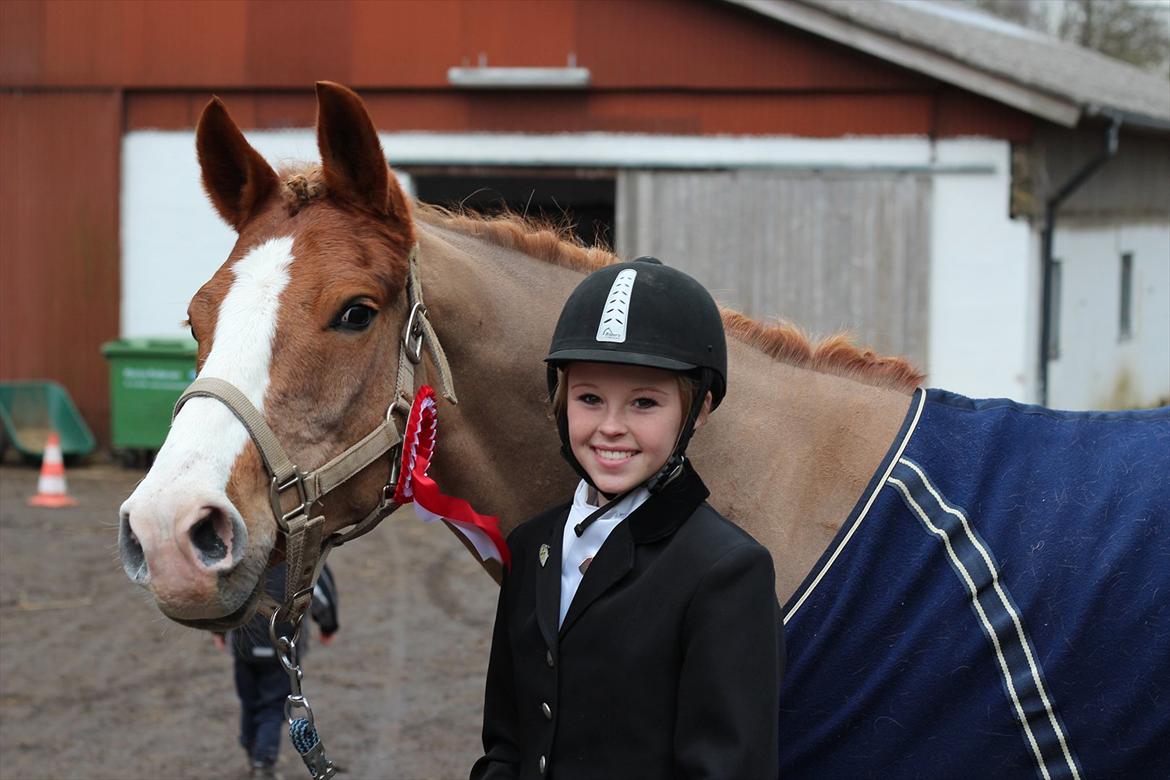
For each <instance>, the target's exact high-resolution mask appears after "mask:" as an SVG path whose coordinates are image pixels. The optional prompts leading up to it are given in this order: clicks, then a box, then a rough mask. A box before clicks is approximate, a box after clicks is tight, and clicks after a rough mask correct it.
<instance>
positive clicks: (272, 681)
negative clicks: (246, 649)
mask: <svg viewBox="0 0 1170 780" xmlns="http://www.w3.org/2000/svg"><path fill="white" fill-rule="evenodd" d="M235 671H236V692H237V693H238V694H239V695H240V744H241V745H243V747H244V750H246V751H248V756H249V757H250V758H251V759H252V763H253V764H263V765H266V766H267V765H271V764H274V763H276V757H277V755H279V753H280V740H281V733H282V732H283V731H284V701H285V699H286V698H287V697H288V695H289V693H290V691H291V688H290V687H289V681H288V675H287V674H285V671H284V669H283V668H282V667H281V665H280V664H279V663H273V662H272V661H269V662H268V663H249V662H247V661H242V660H240V659H239V658H237V659H236V661H235Z"/></svg>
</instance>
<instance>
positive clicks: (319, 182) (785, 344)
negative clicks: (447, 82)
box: [280, 165, 926, 393]
mask: <svg viewBox="0 0 1170 780" xmlns="http://www.w3.org/2000/svg"><path fill="white" fill-rule="evenodd" d="M280 175H281V180H282V181H283V182H284V188H283V190H284V193H283V194H284V200H285V204H286V206H287V207H288V209H289V212H290V213H296V211H298V210H299V209H300V208H301V207H302V206H303V205H304V204H306V203H309V202H311V201H314V200H318V199H320V198H322V197H323V196H324V194H325V182H324V177H323V176H322V175H321V170H320V166H319V165H299V166H292V167H287V168H284V169H282V170H281V172H280ZM414 215H415V217H416V218H417V219H420V220H422V221H423V222H426V223H428V224H432V225H436V226H438V227H442V228H448V229H451V230H456V231H458V232H460V233H464V234H466V235H470V236H473V237H475V238H479V239H482V240H485V241H487V242H489V243H492V244H495V245H496V246H499V247H503V248H505V249H512V250H515V251H517V252H522V253H523V254H526V255H529V256H530V257H535V258H537V259H539V260H543V261H545V262H547V263H552V264H555V265H559V266H562V267H565V268H571V269H573V270H576V271H581V272H583V273H589V272H590V271H593V270H596V269H598V268H601V267H603V266H606V265H611V264H613V263H619V262H621V258H619V257H618V256H617V255H615V254H614V253H613V252H612V251H610V249H609V248H608V247H605V246H591V247H588V246H584V245H583V244H582V243H581V241H580V239H578V238H577V237H576V236H574V235H573V234H572V232H571V231H570V229H569V228H570V226H569V225H556V224H553V223H551V222H547V221H540V220H536V219H533V218H531V217H524V216H521V215H519V214H515V213H512V212H508V211H505V212H503V213H501V214H498V215H495V216H490V217H484V216H481V215H479V214H474V213H466V212H454V211H451V210H449V209H445V208H442V207H440V206H434V205H430V204H426V203H415V204H414ZM720 310H721V312H722V314H723V324H724V327H725V328H726V329H727V333H728V334H729V335H731V336H734V337H735V338H737V339H739V340H740V341H742V342H744V343H746V344H748V345H749V346H752V347H754V348H756V349H758V350H760V351H761V352H763V353H764V354H766V355H768V356H769V357H771V358H772V359H774V360H778V361H780V362H783V363H787V364H789V365H792V366H796V367H798V368H807V369H810V370H813V371H818V372H821V373H827V374H834V375H837V376H843V377H848V378H851V379H855V380H857V381H859V382H863V383H865V384H868V385H873V386H875V387H884V388H889V389H891V390H898V391H901V392H906V393H910V392H913V391H914V389H915V388H917V387H918V386H919V385H920V384H921V383H922V381H923V380H924V379H925V378H926V375H925V374H924V373H922V372H921V371H919V370H918V369H917V368H915V367H914V366H913V365H911V363H910V361H908V360H907V359H906V358H904V357H893V356H883V355H878V354H877V353H875V352H874V351H873V350H871V349H862V348H859V347H858V346H857V345H856V344H854V343H853V341H852V339H851V338H850V337H849V336H848V335H847V334H845V333H837V334H834V335H832V336H828V337H826V338H823V339H819V340H816V341H815V342H814V341H813V340H812V339H810V338H809V337H808V336H807V335H805V334H804V333H803V332H802V331H801V330H800V329H799V328H797V327H795V326H794V325H791V324H789V323H786V322H777V323H775V324H767V323H763V322H759V321H758V320H753V319H751V318H750V317H748V316H746V315H744V314H742V313H740V312H738V311H734V310H732V309H727V308H724V307H720Z"/></svg>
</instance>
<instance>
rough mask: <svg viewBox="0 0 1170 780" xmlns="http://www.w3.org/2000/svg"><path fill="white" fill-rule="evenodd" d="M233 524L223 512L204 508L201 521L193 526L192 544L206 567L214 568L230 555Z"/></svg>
mask: <svg viewBox="0 0 1170 780" xmlns="http://www.w3.org/2000/svg"><path fill="white" fill-rule="evenodd" d="M231 527H232V524H231V522H230V521H229V520H228V518H227V515H225V514H224V513H223V512H222V511H221V510H219V509H216V508H215V507H204V508H203V511H202V512H201V513H200V517H199V520H198V521H197V522H196V523H195V525H193V526H191V530H190V532H189V533H190V536H191V543H192V544H193V545H194V546H195V549H196V551H198V553H199V557H200V558H201V559H202V560H203V564H204V565H205V566H213V565H215V564H217V563H219V562H220V561H222V560H223V559H224V558H226V557H227V555H228V544H229V543H230V542H231Z"/></svg>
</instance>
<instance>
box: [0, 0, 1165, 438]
mask: <svg viewBox="0 0 1170 780" xmlns="http://www.w3.org/2000/svg"><path fill="white" fill-rule="evenodd" d="M319 79H329V80H333V81H338V82H341V83H344V84H347V85H349V86H351V87H353V88H355V89H356V90H358V91H359V93H360V94H361V95H362V96H363V97H364V98H365V100H366V101H367V104H368V105H369V108H370V110H371V114H372V116H373V117H374V119H375V122H376V124H377V125H378V128H379V131H380V133H381V140H382V144H383V147H384V149H385V151H386V153H387V156H388V158H389V160H390V163H391V164H392V165H394V166H395V169H396V170H397V171H398V172H399V174H400V176H401V177H402V179H403V181H404V182H406V183H407V184H408V185H409V186H410V187H411V189H412V190H413V192H414V193H415V194H416V195H417V196H418V197H419V198H420V199H423V200H427V201H434V202H440V203H461V204H463V205H466V206H470V207H476V208H488V209H490V208H492V207H496V206H499V205H508V206H510V207H512V208H514V209H517V210H521V211H526V212H528V213H535V214H544V215H546V216H550V217H552V218H555V219H563V220H568V221H572V222H574V223H575V224H576V226H577V230H578V231H579V232H580V233H581V234H582V235H583V236H584V237H585V238H586V239H587V240H588V239H593V238H600V239H602V240H605V241H607V242H609V243H610V244H611V245H612V246H613V247H614V248H615V249H616V250H617V252H618V253H619V254H622V255H627V256H634V255H639V254H654V255H657V256H659V257H661V258H663V259H664V260H666V261H667V262H669V263H672V264H675V265H677V266H679V267H682V268H684V269H686V270H688V271H689V272H691V273H693V274H694V275H696V276H697V277H698V278H699V279H700V280H702V281H703V282H704V283H705V284H707V285H708V286H709V287H710V288H711V289H712V290H713V291H714V292H715V294H716V296H717V297H718V298H719V299H720V300H721V302H723V303H725V304H727V305H730V306H734V307H736V308H739V309H741V310H743V311H745V312H747V313H749V314H751V315H753V316H757V317H761V318H784V319H787V320H790V321H793V322H796V323H798V324H800V325H802V326H803V327H804V328H806V329H807V330H809V331H811V332H813V333H818V334H828V333H832V332H836V331H839V330H849V331H850V332H852V333H853V335H854V337H855V338H856V339H857V340H858V341H859V342H862V343H865V344H868V345H871V346H872V347H873V348H874V349H876V350H878V351H881V352H891V353H900V354H906V355H909V356H910V357H911V358H912V359H913V361H914V362H915V363H917V364H918V365H919V366H921V367H922V368H924V369H925V370H926V371H927V372H928V374H929V382H930V384H932V385H939V386H946V387H949V388H951V389H954V390H957V391H959V392H962V393H965V394H967V395H974V396H1007V397H1011V398H1015V399H1018V400H1022V401H1028V402H1041V403H1046V404H1049V405H1052V406H1057V407H1064V408H1114V407H1127V406H1142V405H1152V404H1156V403H1166V402H1167V399H1170V90H1168V89H1167V84H1166V82H1165V80H1164V79H1163V78H1161V77H1158V76H1153V75H1149V74H1147V73H1145V72H1143V71H1140V70H1137V69H1134V68H1132V67H1129V66H1126V65H1124V64H1120V63H1118V62H1116V61H1113V60H1110V59H1107V58H1105V57H1103V56H1100V55H1097V54H1095V53H1092V52H1089V51H1087V50H1084V49H1080V48H1077V47H1075V46H1071V45H1069V44H1065V43H1060V42H1057V41H1055V40H1053V39H1050V38H1046V37H1043V36H1041V35H1039V34H1037V33H1033V32H1029V31H1026V30H1023V29H1022V28H1018V27H1015V26H1012V25H1009V24H1007V23H1004V22H1001V21H998V20H995V19H992V18H990V17H987V16H984V15H982V14H980V13H978V12H976V11H973V10H970V9H968V8H965V7H962V6H956V5H953V4H950V3H933V4H932V3H912V2H904V1H902V0H887V1H886V2H880V3H879V2H869V1H868V0H625V1H624V2H592V1H591V0H563V1H560V0H558V1H553V2H543V1H540V0H493V2H476V1H475V0H453V1H452V2H444V3H432V2H427V1H426V0H417V1H416V0H403V1H402V2H394V3H377V2H360V1H359V0H336V1H335V2H326V1H324V0H305V1H304V2H298V3H295V4H284V3H279V4H278V3H268V2H262V1H261V0H222V1H221V2H214V3H211V2H206V3H201V2H168V3H148V2H141V3H139V2H134V3H130V2H117V1H116V0H93V1H91V2H84V1H80V0H79V1H77V2H72V1H70V0H60V1H58V2H33V1H27V2H26V1H23V0H12V1H10V2H5V3H2V4H0V159H2V161H3V171H4V174H3V176H2V177H0V192H2V195H3V199H4V202H5V203H6V205H7V208H5V209H3V210H0V379H20V378H53V379H57V380H58V381H61V382H63V383H64V384H65V385H66V386H67V387H68V389H69V390H70V392H71V393H72V395H73V396H74V398H75V399H77V401H78V403H79V406H80V407H81V410H82V413H83V415H84V416H85V418H86V419H87V421H88V422H89V424H90V426H91V427H92V428H94V429H95V431H96V432H97V433H98V435H99V438H100V439H103V440H105V441H108V435H109V397H108V390H107V381H108V380H107V372H108V369H107V366H106V364H105V361H104V360H103V358H102V356H101V354H100V350H99V348H100V345H101V344H102V343H103V342H105V341H107V340H110V339H114V338H118V337H130V336H170V337H174V336H179V335H182V330H181V326H180V321H181V320H182V319H183V318H184V316H185V310H186V303H187V300H188V299H189V298H190V296H191V294H192V293H193V292H194V291H195V289H196V288H197V287H198V285H199V284H201V283H202V281H204V280H205V279H206V278H207V277H208V276H210V274H211V273H212V272H213V271H214V269H215V268H216V267H217V266H218V265H219V264H220V263H221V262H222V260H223V259H224V257H226V255H227V252H228V250H229V248H230V246H231V243H232V234H231V232H230V231H229V230H228V229H227V228H226V227H225V226H223V225H222V224H220V223H219V222H218V221H217V219H216V217H215V216H214V214H213V213H212V211H211V209H210V206H209V205H208V204H207V202H206V200H205V198H204V197H203V195H202V193H201V191H200V189H199V184H198V168H197V165H196V162H195V154H194V143H193V134H194V124H195V122H196V120H197V118H198V115H199V111H200V110H201V108H202V106H203V105H204V104H205V103H206V102H207V100H208V99H209V97H210V96H211V95H212V94H217V95H219V96H220V97H221V98H223V99H224V101H225V102H226V103H227V105H228V107H229V110H231V111H232V113H233V116H234V117H235V119H236V120H237V122H239V124H240V125H241V127H243V128H245V131H246V132H247V133H248V134H249V138H250V139H251V140H252V142H253V143H254V145H255V146H256V147H257V148H258V149H259V150H260V151H261V152H263V153H264V154H265V155H267V156H269V157H270V158H274V159H277V160H279V159H289V158H312V157H313V156H314V155H315V153H316V152H315V145H314V135H313V132H312V126H313V121H314V108H315V100H314V96H313V89H312V87H313V83H314V82H315V81H316V80H319Z"/></svg>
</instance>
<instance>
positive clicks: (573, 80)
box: [447, 52, 591, 89]
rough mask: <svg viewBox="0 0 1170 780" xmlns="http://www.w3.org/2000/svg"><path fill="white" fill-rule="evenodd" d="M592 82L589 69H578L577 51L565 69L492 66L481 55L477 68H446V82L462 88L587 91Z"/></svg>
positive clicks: (485, 56)
mask: <svg viewBox="0 0 1170 780" xmlns="http://www.w3.org/2000/svg"><path fill="white" fill-rule="evenodd" d="M590 79H591V74H590V73H589V68H581V67H578V66H577V55H576V53H575V52H569V60H568V64H567V65H566V66H565V67H563V68H498V67H489V66H488V64H487V55H484V54H480V55H479V64H478V65H477V66H476V67H468V66H467V65H464V66H462V67H454V68H448V69H447V83H448V84H450V85H451V86H453V87H459V88H461V89H585V88H586V87H588V86H589V82H590Z"/></svg>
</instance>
